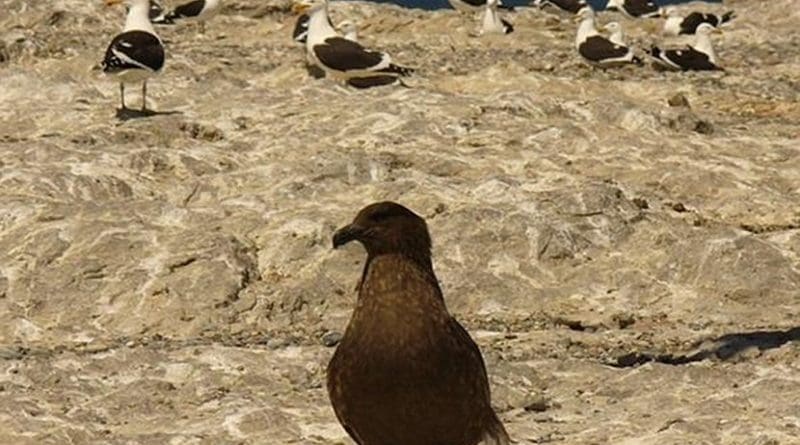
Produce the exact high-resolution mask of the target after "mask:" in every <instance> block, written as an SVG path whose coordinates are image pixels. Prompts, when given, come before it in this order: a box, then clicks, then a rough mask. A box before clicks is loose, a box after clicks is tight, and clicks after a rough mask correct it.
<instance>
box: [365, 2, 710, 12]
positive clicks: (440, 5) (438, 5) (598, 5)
mask: <svg viewBox="0 0 800 445" xmlns="http://www.w3.org/2000/svg"><path fill="white" fill-rule="evenodd" d="M374 1H376V2H378V3H393V4H396V5H400V6H404V7H406V8H419V9H450V3H448V2H447V0H374ZM588 2H589V4H590V5H592V7H593V8H595V9H597V10H602V9H605V7H606V3H608V0H588ZM530 3H532V1H531V0H503V5H505V6H526V5H529V4H530ZM656 3H657V4H658V5H659V6H664V5H675V4H679V3H688V1H687V0H656ZM708 3H722V1H721V0H720V1H713V0H712V1H708Z"/></svg>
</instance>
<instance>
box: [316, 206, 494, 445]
mask: <svg viewBox="0 0 800 445" xmlns="http://www.w3.org/2000/svg"><path fill="white" fill-rule="evenodd" d="M353 240H357V241H360V242H361V244H363V245H364V247H365V248H366V250H367V261H366V264H365V266H364V272H363V274H362V277H361V282H360V285H359V293H358V301H357V303H356V307H355V310H354V311H353V315H352V317H351V319H350V323H349V324H348V326H347V330H346V331H345V334H344V337H343V339H342V341H341V343H340V344H339V346H338V348H337V350H336V352H335V354H334V356H333V358H332V359H331V362H330V364H329V365H328V392H329V395H330V398H331V403H332V404H333V408H334V411H335V412H336V416H337V418H338V419H339V421H340V422H341V423H342V425H343V426H344V428H345V429H346V430H347V432H348V434H350V436H351V437H352V438H353V440H355V441H356V443H357V444H359V445H476V444H478V443H481V442H482V441H484V442H483V443H486V444H492V445H494V444H497V445H505V444H508V443H509V439H508V434H507V433H506V431H505V429H504V427H503V425H502V423H500V420H499V419H498V418H497V415H496V414H495V412H494V410H493V409H492V406H491V403H490V394H489V383H488V379H487V376H486V368H485V366H484V362H483V358H482V357H481V353H480V350H479V349H478V346H477V345H476V344H475V342H474V341H473V340H472V339H471V338H470V336H469V334H468V333H467V331H466V330H464V328H463V327H462V326H461V325H460V324H459V323H458V322H457V321H456V320H455V319H454V318H453V317H452V316H451V315H450V314H449V313H448V311H447V308H446V306H445V303H444V299H443V297H442V292H441V290H440V288H439V284H438V282H437V279H436V276H435V275H434V272H433V268H432V264H431V255H430V245H431V242H430V235H429V234H428V229H427V226H426V224H425V221H424V220H423V219H422V218H420V217H419V216H417V215H416V214H414V213H413V212H411V211H410V210H408V209H407V208H405V207H403V206H401V205H399V204H396V203H391V202H381V203H376V204H372V205H370V206H367V207H365V208H364V209H363V210H361V212H359V214H358V216H356V218H355V220H354V222H353V223H352V224H350V225H348V226H345V227H343V228H342V229H340V230H339V231H337V232H336V234H335V235H334V239H333V244H334V247H338V246H341V245H343V244H345V243H347V242H349V241H353Z"/></svg>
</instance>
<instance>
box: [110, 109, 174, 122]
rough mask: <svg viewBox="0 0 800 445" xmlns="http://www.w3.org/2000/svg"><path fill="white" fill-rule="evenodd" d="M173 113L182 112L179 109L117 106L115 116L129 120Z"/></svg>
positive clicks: (122, 119)
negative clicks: (146, 108) (159, 109)
mask: <svg viewBox="0 0 800 445" xmlns="http://www.w3.org/2000/svg"><path fill="white" fill-rule="evenodd" d="M173 114H182V113H181V112H180V111H154V110H136V109H133V108H118V109H117V114H116V117H117V119H119V120H121V121H129V120H133V119H143V118H148V117H153V116H169V115H173Z"/></svg>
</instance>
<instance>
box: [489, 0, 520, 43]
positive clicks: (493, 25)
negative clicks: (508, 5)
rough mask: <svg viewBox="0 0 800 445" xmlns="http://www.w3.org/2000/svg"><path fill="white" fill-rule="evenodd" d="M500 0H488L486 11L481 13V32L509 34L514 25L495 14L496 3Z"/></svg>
mask: <svg viewBox="0 0 800 445" xmlns="http://www.w3.org/2000/svg"><path fill="white" fill-rule="evenodd" d="M498 3H500V0H488V1H487V2H486V11H484V13H483V27H482V28H481V34H482V35H483V34H511V33H512V32H514V26H513V25H511V23H509V22H508V21H506V20H504V19H501V18H500V16H499V15H498V14H497V5H498Z"/></svg>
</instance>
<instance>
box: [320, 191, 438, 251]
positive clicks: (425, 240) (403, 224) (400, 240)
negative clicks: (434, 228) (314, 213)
mask: <svg viewBox="0 0 800 445" xmlns="http://www.w3.org/2000/svg"><path fill="white" fill-rule="evenodd" d="M350 241H358V242H360V243H361V244H362V245H363V246H364V248H365V249H366V250H367V254H368V255H369V256H376V255H382V254H404V255H407V256H410V257H417V258H419V257H422V258H429V257H430V250H431V237H430V234H429V233H428V226H427V224H425V220H424V219H422V217H420V216H419V215H417V214H416V213H414V212H412V211H411V210H409V209H408V208H406V207H404V206H402V205H400V204H397V203H395V202H391V201H383V202H376V203H374V204H370V205H368V206H366V207H364V208H363V209H361V211H360V212H358V215H356V217H355V219H354V220H353V222H352V223H350V224H348V225H346V226H344V227H342V228H341V229H339V230H337V231H336V233H334V235H333V248H334V249H336V248H338V247H340V246H343V245H345V244H347V243H349V242H350Z"/></svg>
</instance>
